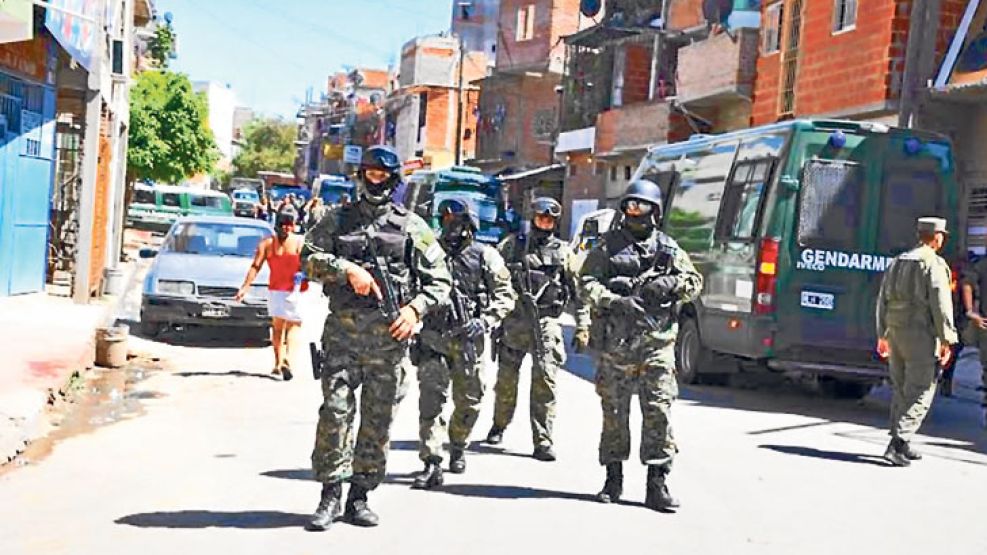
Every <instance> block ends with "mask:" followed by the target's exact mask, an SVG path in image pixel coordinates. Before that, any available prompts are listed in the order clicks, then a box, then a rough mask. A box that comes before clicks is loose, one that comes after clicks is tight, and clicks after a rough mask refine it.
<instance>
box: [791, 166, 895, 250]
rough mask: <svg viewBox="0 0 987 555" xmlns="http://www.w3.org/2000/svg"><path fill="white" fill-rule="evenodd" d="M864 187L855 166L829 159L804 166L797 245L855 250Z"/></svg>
mask: <svg viewBox="0 0 987 555" xmlns="http://www.w3.org/2000/svg"><path fill="white" fill-rule="evenodd" d="M864 184H865V182H864V172H863V169H862V168H861V167H860V165H858V164H855V163H852V162H838V161H833V160H812V161H810V162H808V163H806V165H805V169H804V170H803V172H802V192H801V196H800V200H799V224H798V230H799V234H798V239H799V245H801V246H803V247H806V246H813V247H824V248H831V249H844V250H850V249H853V248H855V247H856V246H857V237H858V235H859V233H860V228H861V227H862V223H863V222H862V218H861V212H862V211H861V205H862V203H863V191H864ZM913 225H914V224H913ZM913 237H914V235H913Z"/></svg>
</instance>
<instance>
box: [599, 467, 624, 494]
mask: <svg viewBox="0 0 987 555" xmlns="http://www.w3.org/2000/svg"><path fill="white" fill-rule="evenodd" d="M623 493H624V465H623V463H619V462H615V463H610V464H608V465H607V481H606V482H604V483H603V490H601V491H600V493H598V494H596V500H597V501H599V502H600V503H616V502H617V501H619V500H620V496H621V495H622V494H623Z"/></svg>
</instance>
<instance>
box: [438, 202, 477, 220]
mask: <svg viewBox="0 0 987 555" xmlns="http://www.w3.org/2000/svg"><path fill="white" fill-rule="evenodd" d="M439 215H440V217H441V219H442V225H448V224H450V223H452V222H456V221H469V220H470V217H469V207H468V206H467V205H466V203H464V202H461V201H457V200H454V201H447V202H444V203H442V205H441V206H440V207H439Z"/></svg>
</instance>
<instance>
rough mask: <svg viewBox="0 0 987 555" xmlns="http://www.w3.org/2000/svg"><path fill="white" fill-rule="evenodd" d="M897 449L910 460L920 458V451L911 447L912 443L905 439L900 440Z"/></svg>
mask: <svg viewBox="0 0 987 555" xmlns="http://www.w3.org/2000/svg"><path fill="white" fill-rule="evenodd" d="M898 450H899V451H901V454H902V455H904V456H905V458H906V459H908V460H910V461H920V460H922V453H919V452H918V451H916V450H914V449H912V444H911V443H908V442H907V441H905V440H901V447H900V448H899V449H898Z"/></svg>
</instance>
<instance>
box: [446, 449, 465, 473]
mask: <svg viewBox="0 0 987 555" xmlns="http://www.w3.org/2000/svg"><path fill="white" fill-rule="evenodd" d="M449 472H452V473H453V474H462V473H463V472H466V454H465V453H463V450H462V449H451V450H450V451H449Z"/></svg>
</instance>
